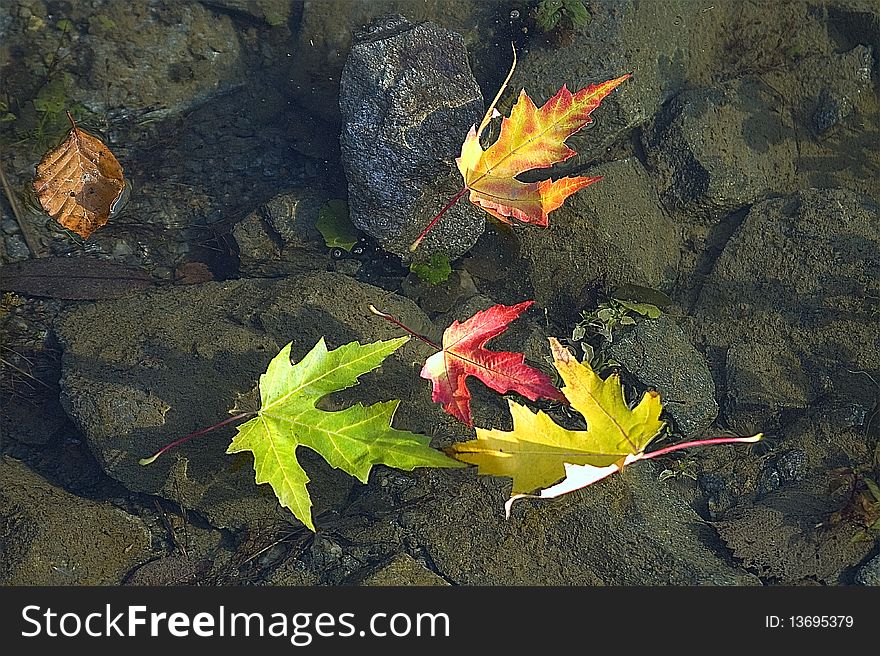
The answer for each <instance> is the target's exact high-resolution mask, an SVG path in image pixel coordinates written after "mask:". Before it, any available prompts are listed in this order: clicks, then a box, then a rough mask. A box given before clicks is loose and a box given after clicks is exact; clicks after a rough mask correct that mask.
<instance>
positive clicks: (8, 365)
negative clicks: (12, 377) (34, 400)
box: [0, 358, 52, 390]
mask: <svg viewBox="0 0 880 656" xmlns="http://www.w3.org/2000/svg"><path fill="white" fill-rule="evenodd" d="M0 364H4V365H6V366H7V367H9V368H10V369H15V370H16V371H17V372H18V373H20V374H21V375H22V376H27V377H28V378H30V379H31V380H32V381H34V382H35V383H39V384H40V385H42V386H43V387H45V388H46V389H48V390H51V389H52V386H51V385H49V384H48V383H46V382H45V381H42V380H40V379H39V378H37V377H36V376H34V375H33V374H29V373H28V372H27V371H25V370H24V369H21V368H19V367H16V366H15V365H14V364H12V363H11V362H10V361H9V360H7V359H5V358H0Z"/></svg>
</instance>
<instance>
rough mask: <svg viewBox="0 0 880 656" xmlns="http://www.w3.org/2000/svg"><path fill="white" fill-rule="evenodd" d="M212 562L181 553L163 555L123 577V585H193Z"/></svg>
mask: <svg viewBox="0 0 880 656" xmlns="http://www.w3.org/2000/svg"><path fill="white" fill-rule="evenodd" d="M212 564H213V563H212V562H211V561H210V560H202V559H197V558H193V557H191V556H186V555H183V554H179V555H172V556H163V557H162V558H157V559H156V560H151V561H149V562H146V563H144V564H143V565H140V566H138V567H137V568H135V569H134V570H132V571H131V572H130V573H129V574H128V576H126V577H125V581H124V583H125V585H193V584H195V583H197V582H198V581H199V580H200V579H202V578H204V577H205V576H206V575H207V574H208V572H210V570H211V565H212Z"/></svg>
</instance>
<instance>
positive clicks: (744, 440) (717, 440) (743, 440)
mask: <svg viewBox="0 0 880 656" xmlns="http://www.w3.org/2000/svg"><path fill="white" fill-rule="evenodd" d="M763 439H764V434H763V433H758V434H757V435H752V436H751V437H710V438H708V439H705V440H694V441H693V442H682V443H681V444H673V445H672V446H667V447H666V448H663V449H657V450H656V451H651V452H650V453H646V454H644V455H643V456H642V457H641V458H639V460H649V459H650V458H656V457H658V456H663V455H666V454H667V453H672V452H673V451H679V450H681V449H688V448H690V447H693V446H706V445H709V444H752V443H754V442H760V441H761V440H763Z"/></svg>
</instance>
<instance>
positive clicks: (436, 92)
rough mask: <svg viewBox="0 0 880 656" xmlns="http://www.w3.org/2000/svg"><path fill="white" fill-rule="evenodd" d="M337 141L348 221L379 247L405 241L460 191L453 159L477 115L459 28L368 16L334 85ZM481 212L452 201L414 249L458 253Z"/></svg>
mask: <svg viewBox="0 0 880 656" xmlns="http://www.w3.org/2000/svg"><path fill="white" fill-rule="evenodd" d="M339 105H340V108H341V111H342V119H343V127H342V135H341V137H340V143H341V148H342V163H343V167H344V169H345V175H346V178H347V179H348V203H349V209H350V212H351V219H352V222H353V223H354V224H355V226H357V227H358V228H360V229H362V230H363V231H364V232H366V233H367V234H369V235H372V236H373V237H375V238H376V239H378V240H379V241H380V242H381V243H382V246H383V248H385V249H386V250H388V251H391V252H394V253H397V254H399V255H408V254H409V251H408V246H409V244H410V243H412V242H413V240H415V238H416V237H417V236H418V235H419V233H420V232H421V231H422V229H423V228H424V227H425V226H426V225H427V224H428V222H429V221H430V220H431V217H433V216H434V215H435V214H436V213H437V212H438V211H440V209H441V208H442V207H443V206H444V205H445V204H446V203H447V202H448V201H449V200H450V199H451V198H452V197H453V196H454V195H455V194H456V193H457V192H458V190H459V189H461V185H462V182H461V175H460V173H459V172H458V169H457V168H456V167H455V164H454V159H455V158H456V157H457V156H458V155H459V154H460V151H461V142H462V139H463V136H462V135H465V134H467V131H468V130H469V129H470V127H471V126H472V125H473V124H474V123H479V121H480V117H481V115H482V113H483V100H482V95H481V93H480V88H479V86H478V85H477V83H476V80H474V77H473V75H472V74H471V70H470V66H469V64H468V55H467V50H466V49H465V46H464V41H463V39H462V38H461V36H460V35H459V34H456V33H454V32H450V31H448V30H444V29H443V28H440V27H438V26H437V25H435V24H433V23H420V24H417V25H413V24H411V23H409V22H408V21H406V20H405V19H403V18H401V17H399V16H398V17H390V18H388V19H385V20H382V21H377V22H375V23H373V24H372V25H371V26H370V27H369V28H368V29H367V30H365V31H364V32H363V33H362V34H361V36H360V40H359V41H358V42H356V43H355V45H354V46H353V47H352V49H351V53H350V54H349V57H348V59H347V61H346V64H345V69H344V70H343V73H342V79H341V81H340V91H339ZM483 224H484V217H483V212H482V211H481V210H479V209H477V208H476V207H474V206H473V205H472V204H471V203H468V202H467V201H466V200H463V201H461V202H458V203H456V204H455V205H454V206H453V207H452V208H451V209H450V210H449V211H448V212H447V215H445V216H444V217H443V219H442V220H441V221H440V222H439V223H438V224H437V225H436V227H435V228H434V229H433V230H432V231H431V232H430V233H429V235H428V237H427V238H426V240H425V242H424V243H423V245H422V247H421V248H420V249H419V254H420V256H425V257H426V256H428V255H430V254H431V253H432V252H435V251H441V252H445V253H446V254H447V255H449V256H450V257H453V258H454V257H457V256H459V255H461V254H462V253H464V252H465V251H466V250H468V249H469V248H470V247H471V246H473V244H474V242H476V240H477V238H478V237H479V236H480V234H481V233H482V231H483Z"/></svg>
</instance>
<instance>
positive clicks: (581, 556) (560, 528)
mask: <svg viewBox="0 0 880 656" xmlns="http://www.w3.org/2000/svg"><path fill="white" fill-rule="evenodd" d="M438 479H439V477H437V476H436V475H435V474H434V473H432V474H430V475H429V480H430V490H431V496H432V502H431V503H429V504H423V505H417V506H415V507H413V508H410V509H404V510H403V512H402V513H401V515H400V517H399V520H398V521H399V522H400V524H401V525H402V526H403V527H404V529H405V531H406V532H407V534H408V535H409V536H410V538H409V539H410V540H411V541H412V542H413V543H414V544H415V545H417V546H418V548H420V549H423V550H424V552H426V553H427V554H429V555H430V557H431V562H432V563H433V566H434V567H435V568H436V570H437V571H439V572H440V573H441V574H442V576H443V578H444V579H446V580H447V581H451V582H454V583H456V584H459V585H542V586H543V585H652V584H666V585H751V584H755V583H756V582H757V581H756V580H755V579H754V578H753V577H751V576H749V575H747V574H745V573H743V572H741V571H738V570H737V569H735V568H734V567H731V566H730V565H729V564H728V563H726V562H725V561H724V559H723V558H721V557H719V556H717V555H716V554H715V553H713V552H712V551H711V550H710V549H709V548H708V547H707V546H706V544H705V543H704V541H703V539H704V538H703V537H702V535H701V533H702V531H701V528H700V523H701V520H700V519H699V517H698V516H697V515H696V513H694V512H693V511H692V510H691V509H690V508H689V507H688V506H687V504H686V503H685V502H684V500H683V499H682V498H681V497H680V496H678V494H677V493H676V492H674V491H673V490H672V488H671V487H670V486H663V485H658V484H657V470H655V469H654V468H653V467H652V466H650V465H649V466H648V467H631V468H628V469H627V470H625V471H624V472H622V473H621V474H620V475H615V476H614V477H611V478H608V479H606V480H605V481H603V482H601V483H599V484H596V485H593V486H590V487H588V488H585V489H584V490H581V491H578V492H575V493H572V494H569V495H566V496H564V497H561V498H559V499H556V500H554V501H551V502H549V503H548V502H546V501H544V502H540V501H529V500H526V501H521V502H517V504H516V505H514V507H513V516H512V517H511V519H505V518H504V510H503V504H504V501H505V500H506V499H507V497H508V496H509V493H510V482H509V480H505V479H501V478H492V477H482V476H481V477H479V478H477V477H475V475H474V473H473V472H472V471H456V472H454V473H453V474H452V475H451V476H450V477H449V481H448V482H447V481H441V480H438ZM420 492H421V493H422V494H424V492H425V491H424V490H414V491H413V492H412V494H413V495H417V494H419V493H420ZM474 527H479V530H475V528H474ZM572 554H577V557H576V558H575V557H572Z"/></svg>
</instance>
